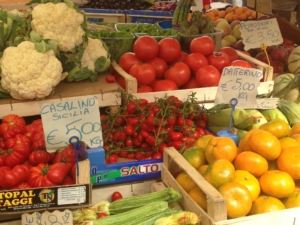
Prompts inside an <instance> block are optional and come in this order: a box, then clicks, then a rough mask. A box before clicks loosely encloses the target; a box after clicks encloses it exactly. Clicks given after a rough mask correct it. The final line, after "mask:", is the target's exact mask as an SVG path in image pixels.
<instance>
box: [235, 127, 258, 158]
mask: <svg viewBox="0 0 300 225" xmlns="http://www.w3.org/2000/svg"><path fill="white" fill-rule="evenodd" d="M257 130H258V129H252V130H250V131H249V132H248V133H247V134H245V135H244V137H243V138H242V139H241V140H240V142H239V148H240V149H241V151H242V152H243V151H251V148H250V146H249V142H248V139H249V137H250V135H251V134H253V133H254V132H256V131H257Z"/></svg>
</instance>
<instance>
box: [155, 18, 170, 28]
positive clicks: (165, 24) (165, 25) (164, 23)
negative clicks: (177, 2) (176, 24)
mask: <svg viewBox="0 0 300 225" xmlns="http://www.w3.org/2000/svg"><path fill="white" fill-rule="evenodd" d="M157 24H158V25H159V26H160V27H161V28H162V29H168V28H172V20H167V21H160V22H158V23H157Z"/></svg>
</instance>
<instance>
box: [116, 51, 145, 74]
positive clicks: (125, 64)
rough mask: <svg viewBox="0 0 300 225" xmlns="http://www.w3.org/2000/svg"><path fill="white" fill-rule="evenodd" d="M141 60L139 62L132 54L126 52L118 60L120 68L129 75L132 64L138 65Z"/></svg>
mask: <svg viewBox="0 0 300 225" xmlns="http://www.w3.org/2000/svg"><path fill="white" fill-rule="evenodd" d="M140 63H142V60H140V59H139V58H138V57H137V56H136V55H135V54H134V53H133V52H126V53H125V54H123V55H122V56H121V57H120V59H119V65H120V67H121V68H122V69H123V70H124V71H125V72H127V73H129V70H130V68H131V67H132V66H133V65H134V64H140Z"/></svg>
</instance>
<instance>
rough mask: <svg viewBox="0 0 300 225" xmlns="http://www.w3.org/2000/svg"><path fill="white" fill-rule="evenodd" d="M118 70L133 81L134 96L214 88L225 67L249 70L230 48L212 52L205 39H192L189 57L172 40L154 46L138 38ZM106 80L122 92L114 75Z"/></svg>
mask: <svg viewBox="0 0 300 225" xmlns="http://www.w3.org/2000/svg"><path fill="white" fill-rule="evenodd" d="M118 63H119V65H120V67H121V68H122V69H123V70H124V71H125V72H127V73H128V74H130V75H131V76H133V77H135V78H136V79H137V82H138V93H142V92H153V91H154V92H157V91H173V90H178V89H190V88H201V87H213V86H218V84H219V80H220V78H221V74H222V70H223V68H224V67H227V66H241V67H247V68H252V65H251V64H250V63H248V62H246V61H244V60H241V59H239V56H238V54H237V52H236V50H234V49H233V48H231V47H224V48H221V49H220V50H219V51H218V52H215V42H214V40H213V39H212V38H210V37H209V36H201V37H197V38H195V39H193V40H192V41H191V44H190V53H186V52H183V51H181V46H180V43H179V42H178V41H177V40H176V39H174V38H164V39H162V40H160V41H159V42H157V41H156V40H155V39H154V38H153V37H150V36H142V37H139V38H138V39H137V40H136V41H135V43H134V45H133V52H127V53H125V54H124V55H122V56H121V58H120V59H119V62H118ZM113 75H114V76H115V78H114V77H113V76H109V78H112V80H115V79H116V81H117V82H118V83H119V84H120V86H121V87H122V88H124V89H125V80H124V78H123V77H122V76H120V75H118V74H117V73H113Z"/></svg>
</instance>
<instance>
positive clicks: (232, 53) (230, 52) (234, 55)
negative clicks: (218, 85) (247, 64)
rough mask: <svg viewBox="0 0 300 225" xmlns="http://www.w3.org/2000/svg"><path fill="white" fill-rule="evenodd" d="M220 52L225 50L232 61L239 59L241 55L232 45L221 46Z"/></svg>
mask: <svg viewBox="0 0 300 225" xmlns="http://www.w3.org/2000/svg"><path fill="white" fill-rule="evenodd" d="M218 52H223V53H225V54H226V55H227V56H228V58H229V60H230V62H232V61H234V60H237V59H239V55H238V54H237V51H236V50H235V49H234V48H231V47H223V48H220V49H219V50H218Z"/></svg>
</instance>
